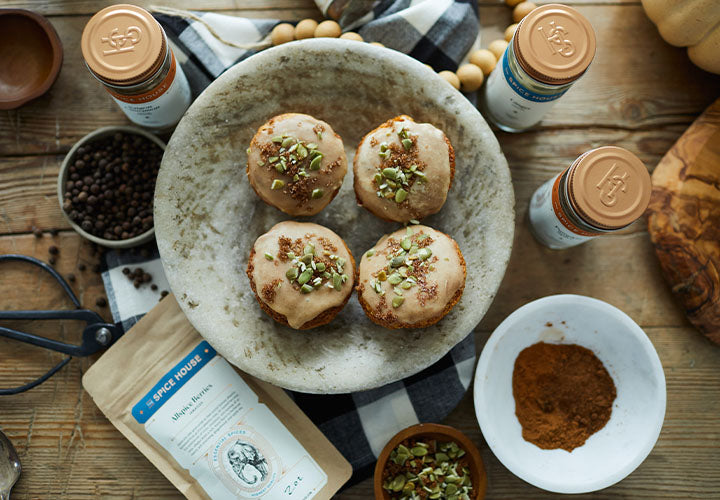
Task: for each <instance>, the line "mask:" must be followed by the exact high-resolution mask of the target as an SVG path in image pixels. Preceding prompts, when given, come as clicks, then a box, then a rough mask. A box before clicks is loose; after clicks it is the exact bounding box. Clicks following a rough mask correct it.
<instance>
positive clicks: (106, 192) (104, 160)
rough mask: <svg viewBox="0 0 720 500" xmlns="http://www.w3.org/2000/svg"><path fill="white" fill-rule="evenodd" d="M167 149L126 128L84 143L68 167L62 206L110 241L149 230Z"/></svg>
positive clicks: (131, 236) (90, 231) (151, 224)
mask: <svg viewBox="0 0 720 500" xmlns="http://www.w3.org/2000/svg"><path fill="white" fill-rule="evenodd" d="M162 154H163V151H162V149H161V148H160V147H159V146H158V145H157V144H155V143H154V142H152V141H150V140H149V139H146V138H145V137H142V136H139V135H135V134H127V133H116V134H114V135H112V136H106V137H103V138H101V139H98V140H97V141H93V142H90V143H88V144H85V145H84V146H81V147H80V148H78V150H77V151H76V153H75V156H74V157H73V159H72V160H73V161H72V163H71V164H70V166H69V167H68V176H67V180H66V182H65V186H64V187H65V190H64V193H63V210H64V211H65V212H66V213H67V214H68V216H69V217H70V219H71V220H72V221H73V222H75V223H76V224H78V225H79V226H80V227H81V228H82V229H83V230H84V231H85V232H87V233H89V234H92V235H94V236H98V237H100V238H104V239H107V240H125V239H128V238H133V237H135V236H138V235H140V234H142V233H144V232H146V231H148V230H149V229H151V228H152V227H153V214H152V203H153V193H154V191H155V179H156V177H157V173H158V169H159V167H160V160H161V159H162Z"/></svg>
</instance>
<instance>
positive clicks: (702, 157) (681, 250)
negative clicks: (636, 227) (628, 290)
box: [648, 99, 720, 344]
mask: <svg viewBox="0 0 720 500" xmlns="http://www.w3.org/2000/svg"><path fill="white" fill-rule="evenodd" d="M652 181H653V192H652V197H651V198H650V206H649V207H648V214H649V217H648V230H649V232H650V238H651V239H652V242H653V245H654V247H655V253H656V255H657V256H658V259H659V260H660V267H661V268H662V272H663V274H664V276H665V279H666V281H667V282H668V283H669V285H670V287H671V289H672V292H673V294H674V295H675V297H676V298H677V299H678V300H679V302H680V304H681V305H682V306H683V308H684V309H685V314H686V315H687V318H688V319H689V320H690V322H691V323H692V324H693V325H694V326H695V327H696V328H697V329H698V330H700V332H702V333H703V334H704V335H706V336H707V337H708V338H709V339H710V340H712V341H713V342H715V343H717V344H720V99H718V100H717V101H715V102H714V103H713V104H711V105H710V107H709V108H707V109H706V110H705V112H704V113H703V114H702V115H700V116H699V117H698V118H697V120H695V122H694V123H693V124H692V125H691V126H690V128H688V130H687V131H686V132H685V133H684V134H683V135H682V136H681V137H680V139H678V141H677V142H676V143H675V145H673V147H672V148H671V149H670V151H668V152H667V154H666V155H665V156H664V157H663V159H662V160H660V163H659V164H658V166H657V167H656V168H655V171H654V172H653V175H652Z"/></svg>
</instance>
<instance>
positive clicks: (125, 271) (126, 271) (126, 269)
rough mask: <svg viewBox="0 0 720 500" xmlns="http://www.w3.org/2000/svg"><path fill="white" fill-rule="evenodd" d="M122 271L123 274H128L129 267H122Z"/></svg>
mask: <svg viewBox="0 0 720 500" xmlns="http://www.w3.org/2000/svg"><path fill="white" fill-rule="evenodd" d="M122 273H123V274H124V275H125V276H127V275H128V274H130V268H129V267H123V270H122Z"/></svg>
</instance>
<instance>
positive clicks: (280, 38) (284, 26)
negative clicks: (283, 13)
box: [270, 23, 295, 45]
mask: <svg viewBox="0 0 720 500" xmlns="http://www.w3.org/2000/svg"><path fill="white" fill-rule="evenodd" d="M294 39H295V27H294V26H293V25H292V24H289V23H280V24H278V25H277V26H275V27H274V28H273V30H272V31H271V32H270V40H272V44H273V45H281V44H283V43H287V42H291V41H293V40H294Z"/></svg>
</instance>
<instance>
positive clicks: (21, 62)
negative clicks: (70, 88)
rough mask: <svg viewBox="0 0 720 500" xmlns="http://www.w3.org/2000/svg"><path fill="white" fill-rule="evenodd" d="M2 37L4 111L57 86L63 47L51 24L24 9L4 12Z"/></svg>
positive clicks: (0, 71)
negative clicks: (54, 84)
mask: <svg viewBox="0 0 720 500" xmlns="http://www.w3.org/2000/svg"><path fill="white" fill-rule="evenodd" d="M0 33H2V42H1V43H0V109H15V108H19V107H20V106H22V105H23V104H25V103H26V102H28V101H30V100H32V99H35V98H37V97H40V96H41V95H43V94H44V93H45V92H47V91H48V89H49V88H50V86H51V85H52V84H53V83H54V82H55V79H57V76H58V73H60V66H61V65H62V60H63V50H62V44H61V43H60V38H58V35H57V33H56V32H55V29H54V28H53V27H52V24H50V21H48V20H47V19H46V18H44V17H43V16H41V15H39V14H36V13H34V12H31V11H29V10H24V9H0Z"/></svg>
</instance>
